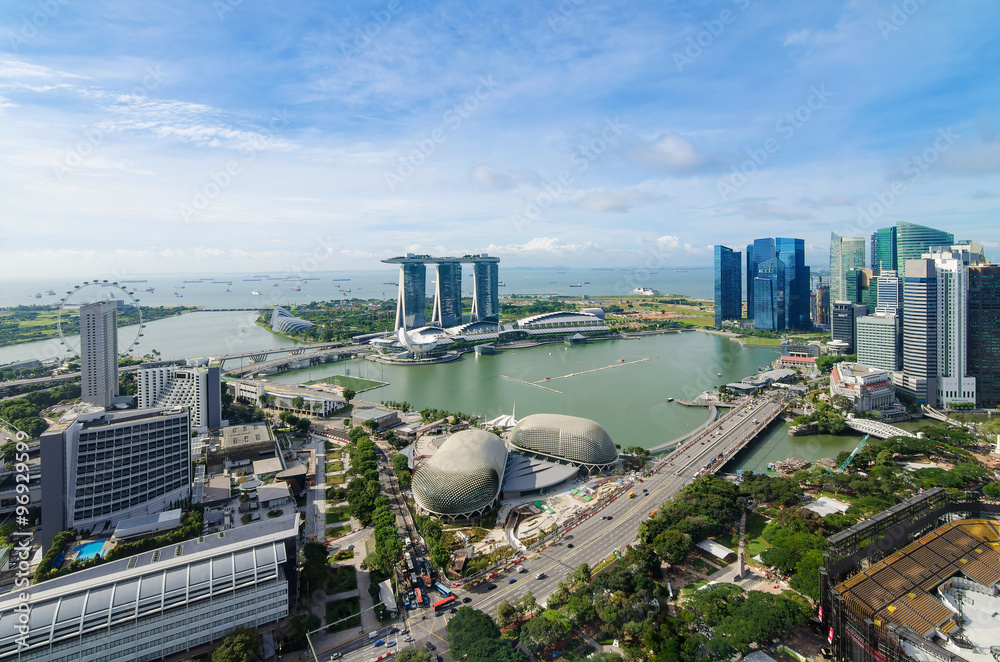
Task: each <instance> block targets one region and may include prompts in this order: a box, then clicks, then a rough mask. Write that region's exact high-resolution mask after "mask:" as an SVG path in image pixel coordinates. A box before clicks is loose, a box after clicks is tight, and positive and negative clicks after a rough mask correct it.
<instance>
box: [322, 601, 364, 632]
mask: <svg viewBox="0 0 1000 662" xmlns="http://www.w3.org/2000/svg"><path fill="white" fill-rule="evenodd" d="M344 619H346V620H344ZM326 622H327V628H326V631H327V632H328V633H333V632H340V631H341V630H346V629H348V628H352V627H354V628H356V627H358V626H359V625H361V598H360V597H357V598H347V599H346V600H335V601H334V602H328V603H326Z"/></svg>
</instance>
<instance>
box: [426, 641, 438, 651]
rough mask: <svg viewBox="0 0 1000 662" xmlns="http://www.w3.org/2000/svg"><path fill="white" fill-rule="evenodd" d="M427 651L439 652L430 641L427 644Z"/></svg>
mask: <svg viewBox="0 0 1000 662" xmlns="http://www.w3.org/2000/svg"><path fill="white" fill-rule="evenodd" d="M427 650H429V651H432V650H437V649H436V648H435V647H434V644H432V643H431V642H429V641H428V642H427Z"/></svg>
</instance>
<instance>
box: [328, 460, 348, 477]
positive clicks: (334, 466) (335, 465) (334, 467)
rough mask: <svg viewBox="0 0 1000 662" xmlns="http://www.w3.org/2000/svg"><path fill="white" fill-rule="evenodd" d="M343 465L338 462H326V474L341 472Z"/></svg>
mask: <svg viewBox="0 0 1000 662" xmlns="http://www.w3.org/2000/svg"><path fill="white" fill-rule="evenodd" d="M343 470H344V463H343V462H340V461H336V462H327V463H326V473H328V474H329V473H333V472H334V471H343Z"/></svg>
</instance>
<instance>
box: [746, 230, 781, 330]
mask: <svg viewBox="0 0 1000 662" xmlns="http://www.w3.org/2000/svg"><path fill="white" fill-rule="evenodd" d="M755 250H756V249H755ZM753 287H754V290H753V305H754V311H753V324H754V328H755V329H757V330H758V331H782V330H784V328H785V265H784V264H783V263H782V261H781V260H779V259H778V258H776V257H774V258H771V259H770V260H767V261H766V262H761V263H759V264H758V265H757V277H756V278H754V280H753Z"/></svg>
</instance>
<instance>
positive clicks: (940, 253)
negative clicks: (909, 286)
mask: <svg viewBox="0 0 1000 662" xmlns="http://www.w3.org/2000/svg"><path fill="white" fill-rule="evenodd" d="M981 252H982V251H981V250H978V251H976V250H974V249H973V247H972V246H969V245H957V246H951V247H948V246H932V247H931V252H930V253H925V254H924V255H923V257H924V258H930V259H933V260H934V266H935V267H936V269H937V279H938V282H937V382H936V387H937V398H936V404H938V405H943V406H948V405H950V404H953V403H965V402H972V403H975V402H976V378H975V377H970V376H969V374H968V336H969V333H968V331H969V270H968V266H969V265H970V264H974V263H976V262H978V260H979V256H980V253H981ZM928 399H930V398H928Z"/></svg>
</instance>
